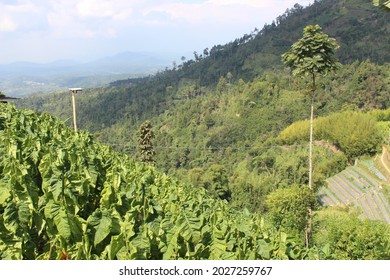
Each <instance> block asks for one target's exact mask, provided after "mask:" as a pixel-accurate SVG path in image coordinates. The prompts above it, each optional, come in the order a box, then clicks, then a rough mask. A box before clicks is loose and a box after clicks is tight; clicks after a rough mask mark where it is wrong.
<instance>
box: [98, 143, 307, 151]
mask: <svg viewBox="0 0 390 280" xmlns="http://www.w3.org/2000/svg"><path fill="white" fill-rule="evenodd" d="M101 143H102V144H104V145H109V146H112V147H117V146H119V147H124V148H133V149H137V146H135V145H131V144H123V143H122V144H119V143H104V142H101ZM308 146H309V143H307V144H294V145H269V146H241V147H237V146H226V147H191V146H154V149H156V150H157V149H160V150H190V151H191V150H200V151H206V150H226V149H229V148H230V149H232V150H250V149H272V148H287V147H308Z"/></svg>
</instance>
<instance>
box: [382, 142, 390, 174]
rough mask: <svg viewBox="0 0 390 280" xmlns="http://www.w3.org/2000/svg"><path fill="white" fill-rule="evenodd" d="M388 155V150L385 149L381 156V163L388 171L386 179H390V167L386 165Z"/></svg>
mask: <svg viewBox="0 0 390 280" xmlns="http://www.w3.org/2000/svg"><path fill="white" fill-rule="evenodd" d="M386 154H387V149H386V148H385V147H383V151H382V155H381V163H382V165H383V167H384V168H385V169H386V171H387V176H386V177H388V178H389V177H390V166H388V165H387V164H386V161H385V160H384V156H385V155H386Z"/></svg>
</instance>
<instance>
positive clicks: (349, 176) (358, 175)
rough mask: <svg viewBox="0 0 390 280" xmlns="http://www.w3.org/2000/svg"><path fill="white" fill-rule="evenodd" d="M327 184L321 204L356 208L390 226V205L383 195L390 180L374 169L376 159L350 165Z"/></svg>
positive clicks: (363, 214) (320, 197) (320, 192)
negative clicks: (385, 185) (384, 188)
mask: <svg viewBox="0 0 390 280" xmlns="http://www.w3.org/2000/svg"><path fill="white" fill-rule="evenodd" d="M326 182H327V186H325V187H323V188H322V189H321V190H320V191H319V194H318V200H319V202H320V204H321V205H323V206H336V205H340V206H346V205H355V206H356V207H358V208H360V209H361V212H362V217H366V218H368V219H372V220H382V221H384V222H386V223H388V224H390V204H389V201H388V200H387V199H386V197H385V196H384V195H383V192H382V189H383V188H382V186H383V185H384V184H388V180H387V178H386V176H384V175H383V174H382V173H381V172H380V171H379V170H378V169H377V168H376V167H375V166H374V161H373V160H365V161H361V162H359V164H358V165H355V166H350V167H348V168H347V169H345V170H343V171H342V172H340V173H339V174H337V175H335V176H333V177H331V178H328V179H327V180H326Z"/></svg>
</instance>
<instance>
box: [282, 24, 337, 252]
mask: <svg viewBox="0 0 390 280" xmlns="http://www.w3.org/2000/svg"><path fill="white" fill-rule="evenodd" d="M337 48H339V45H338V44H337V42H336V40H335V39H334V38H330V37H329V36H328V35H327V34H325V33H323V32H322V29H321V27H320V26H319V25H318V24H316V25H308V26H306V27H305V28H304V30H303V37H302V38H301V39H299V40H298V41H297V42H295V43H294V44H293V45H292V46H291V49H290V50H288V51H287V52H286V53H284V54H283V55H282V61H283V63H284V64H285V65H286V66H288V67H290V68H291V70H292V74H293V75H294V76H298V77H309V79H310V80H311V88H310V90H309V93H310V99H311V111H310V148H309V189H310V190H312V189H313V179H312V178H313V176H312V175H313V119H314V101H315V97H316V88H317V76H318V75H326V74H327V73H328V72H330V71H332V70H335V69H336V68H338V66H339V63H338V62H337V60H336V59H335V58H334V52H335V50H336V49H337ZM311 212H312V209H309V220H308V226H307V230H306V245H307V246H308V244H309V240H310V232H311Z"/></svg>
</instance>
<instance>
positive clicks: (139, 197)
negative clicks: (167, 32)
mask: <svg viewBox="0 0 390 280" xmlns="http://www.w3.org/2000/svg"><path fill="white" fill-rule="evenodd" d="M387 18H388V15H387V14H385V13H384V12H382V11H381V10H380V9H377V8H376V7H371V4H370V3H369V2H367V1H360V0H359V1H334V0H323V1H315V3H314V4H313V5H311V6H309V7H307V8H303V7H301V6H299V5H296V6H294V9H291V10H289V11H286V13H285V14H284V15H282V16H281V17H279V18H278V19H277V21H276V22H275V23H273V24H272V25H266V26H264V28H263V29H262V30H260V31H259V30H257V31H256V32H254V33H252V34H251V35H245V36H244V37H243V38H240V39H237V40H235V41H234V42H231V43H229V44H226V45H224V46H215V47H213V48H211V49H210V50H205V51H204V52H203V54H202V55H200V54H198V53H194V56H195V59H194V60H191V59H190V60H187V61H185V60H183V64H182V65H179V66H177V65H176V64H175V65H174V67H173V68H172V69H166V71H164V72H161V73H158V74H157V75H155V76H150V77H146V78H142V79H128V80H122V81H117V82H115V83H112V84H110V85H108V86H107V87H102V88H98V89H87V90H85V91H83V94H82V95H79V96H78V117H79V124H80V127H81V128H83V129H88V130H89V131H90V132H91V133H92V134H91V135H93V137H92V136H91V135H89V134H87V133H85V132H80V133H79V134H74V133H73V132H71V131H69V130H67V128H66V125H65V124H63V123H62V124H59V123H58V122H57V121H54V120H53V119H52V118H51V117H49V116H48V115H46V114H43V115H36V114H35V113H32V112H31V111H19V110H15V109H14V108H12V107H7V108H6V109H5V111H4V112H6V113H3V114H2V115H1V116H2V117H1V118H2V119H3V120H4V121H2V123H1V125H0V126H1V129H2V132H1V134H0V137H5V136H6V135H8V138H7V139H8V140H7V141H8V142H10V143H12V145H11V144H5V143H8V142H7V141H5V142H4V144H3V143H2V144H0V147H1V149H2V153H3V151H4V154H5V155H6V156H5V157H4V159H2V161H1V165H0V168H1V169H0V171H1V172H0V174H1V176H2V177H1V179H0V182H1V184H2V185H0V186H1V188H3V186H5V187H4V189H3V190H5V191H4V192H1V195H0V197H2V200H1V203H2V204H1V205H2V206H1V207H3V208H1V209H4V210H1V211H2V212H1V214H2V219H3V220H2V224H3V225H4V226H2V227H3V228H6V229H7V230H6V231H4V234H3V235H1V238H2V239H1V240H4V241H1V242H3V243H2V245H1V246H3V247H2V248H3V249H0V251H1V252H7V253H2V254H3V255H2V257H3V258H11V257H14V258H16V257H17V258H44V259H48V258H61V257H63V258H66V257H71V258H82V259H84V258H85V259H96V258H99V259H110V258H111V259H115V258H125V259H160V258H163V259H164V258H165V259H169V258H173V259H181V258H183V259H219V258H220V259H229V258H232V259H252V258H256V259H267V258H272V259H280V258H289V259H303V258H309V259H317V258H320V259H338V258H343V259H344V258H345V259H363V258H370V259H389V256H390V254H389V238H390V237H389V225H387V224H385V223H382V222H378V221H364V222H362V221H361V220H360V219H359V218H358V217H359V213H358V212H357V211H356V209H355V208H354V207H352V206H351V205H346V206H345V207H336V208H334V207H333V208H331V209H328V208H322V207H320V205H318V204H317V202H316V199H315V194H314V193H309V192H306V191H305V188H307V185H308V181H309V178H308V169H309V162H308V154H309V145H308V143H307V142H308V139H309V135H308V133H309V129H308V127H309V122H308V121H307V119H309V117H310V113H309V111H310V110H309V109H310V106H311V100H310V98H308V94H304V93H307V90H308V89H309V90H310V81H307V80H306V79H298V78H296V77H292V76H291V75H290V73H289V71H287V69H284V68H283V67H282V65H281V55H282V53H283V52H285V51H287V50H288V48H289V46H290V45H291V44H292V42H294V41H295V40H296V39H297V38H298V37H299V36H300V34H301V32H302V29H303V28H304V26H306V25H307V24H311V23H319V24H320V25H321V26H322V27H324V31H325V32H326V33H328V34H329V35H330V36H332V37H335V38H336V39H337V41H338V42H340V49H339V50H338V51H337V53H336V55H337V58H338V59H339V60H340V61H341V62H342V63H344V64H343V65H341V66H340V68H339V69H338V70H337V72H335V73H334V74H332V75H330V74H329V75H327V76H325V77H321V79H320V80H318V82H317V83H316V85H317V90H316V100H315V102H314V104H313V105H314V109H315V115H316V116H317V119H315V120H314V122H316V123H315V125H314V142H313V144H314V145H313V178H312V179H313V186H314V188H313V191H314V192H317V191H318V189H320V188H321V187H322V186H324V185H326V182H327V179H328V178H329V177H332V176H333V175H335V174H338V173H339V172H340V171H342V170H343V169H345V168H346V167H347V166H348V165H349V164H350V163H352V162H353V161H354V160H355V158H356V157H361V156H363V157H364V156H372V155H373V154H375V153H376V152H378V151H379V150H380V146H381V145H383V144H385V143H386V142H387V139H388V129H389V120H390V119H389V112H388V108H389V107H390V99H389V98H388V97H389V91H390V79H389V73H390V64H389V61H390V60H389V58H388V54H389V53H390V51H388V50H389V46H390V44H389V43H388V40H389V38H390V37H388V36H382V35H383V34H385V33H386V32H387V31H386V30H387V29H388V28H389V27H388V21H387ZM373 36H374V37H373ZM373 38H375V40H374V39H373ZM17 105H18V106H19V107H28V108H30V109H35V110H37V111H41V112H42V111H47V112H51V113H53V114H54V115H56V116H59V117H61V119H64V120H65V122H66V119H67V118H69V116H71V106H70V96H69V94H68V93H66V94H64V93H57V94H50V95H46V96H33V97H30V98H26V99H24V100H20V101H18V102H17ZM11 108H12V109H11ZM1 112H3V111H1ZM11 115H13V117H11ZM5 116H9V117H5ZM14 119H15V120H14ZM22 119H23V121H20V120H22ZM28 119H30V120H31V121H28V122H27V123H26V121H25V120H28ZM32 119H34V121H32ZM18 120H19V121H18ZM39 120H42V121H43V124H39V125H36V124H32V123H35V122H38V123H39ZM18 123H19V124H20V125H18ZM21 123H23V125H21ZM48 123H50V125H49V124H48ZM5 124H6V125H5ZM142 124H143V125H142ZM51 125H53V126H54V129H51V128H50V129H49V128H47V129H46V130H45V132H39V131H40V130H39V129H40V128H39V127H41V126H42V127H46V126H48V127H49V126H51ZM32 126H34V129H33V130H31V128H28V127H32ZM6 127H7V129H5V128H6ZM25 127H27V129H25ZM56 127H61V129H57V128H56ZM8 128H9V129H8ZM19 128H20V129H19ZM29 131H32V133H30V132H29ZM56 131H58V134H55V135H54V134H53V133H54V132H56ZM36 133H38V136H36V138H34V137H35V136H33V135H37V134H36ZM4 135H5V136H4ZM15 135H16V136H15ZM18 135H19V136H18ZM51 138H53V139H57V140H50V139H51ZM92 138H95V139H97V140H99V141H101V142H104V143H107V144H109V145H110V146H112V147H113V148H114V149H115V150H117V151H120V152H123V153H126V154H127V155H128V156H130V157H132V158H140V160H139V161H143V160H144V161H149V162H152V163H153V164H154V163H155V166H153V167H152V166H151V165H144V164H142V163H139V162H135V161H133V160H131V159H130V158H129V157H128V156H124V155H123V154H120V153H118V152H114V151H113V150H112V149H110V148H108V147H107V146H103V145H101V144H98V143H97V142H95V141H93V140H92ZM17 139H21V140H20V141H22V142H23V141H27V140H26V139H30V140H31V139H35V140H34V141H33V142H32V143H33V144H30V145H29V144H27V145H26V147H30V148H27V150H28V149H30V151H28V152H26V151H27V150H26V151H24V148H23V147H25V145H21V144H20V143H19V142H18V141H19V140H17ZM30 140H28V141H30ZM53 141H54V142H55V143H57V144H56V145H54V144H53V143H52V142H53ZM2 142H3V141H2ZM17 143H19V144H17ZM23 143H24V142H23ZM37 143H39V144H37ZM15 145H16V147H17V148H15ZM51 146H52V148H51V150H50V149H49V147H51ZM31 147H34V148H31ZM137 148H138V149H137ZM15 151H16V152H15ZM46 152H48V153H46ZM139 153H140V154H141V157H139ZM143 155H146V156H147V157H143ZM10 156H12V157H14V158H18V160H14V159H11V160H9V159H8V158H9V157H10ZM11 164H14V165H11ZM15 166H17V167H15ZM21 166H22V167H21ZM12 168H13V169H12ZM34 170H35V171H34ZM157 170H160V171H157ZM3 171H4V172H3ZM15 172H16V173H15ZM34 172H35V173H34ZM162 172H166V173H167V174H169V176H167V175H163V173H162ZM12 174H14V175H12ZM12 176H13V177H15V178H14V179H12V180H13V181H12V184H11V183H10V180H11V179H9V178H10V177H12ZM174 178H178V179H179V181H176V179H174ZM18 180H19V181H18ZM25 180H28V182H31V183H28V184H25V183H23V182H25ZM22 183H23V184H22ZM13 184H16V186H18V187H17V188H16V190H19V189H20V190H22V194H23V195H22V194H18V195H17V196H14V195H13V194H12V193H11V195H8V192H9V190H10V189H11V186H13ZM19 185H20V186H21V185H23V187H20V186H19ZM35 185H36V186H37V187H36V189H35V191H32V192H31V191H29V189H26V188H27V186H35ZM388 188H389V187H388V186H384V190H385V191H387V192H384V193H385V194H386V193H387V194H388V193H389V192H388ZM27 192H28V193H29V195H27V196H26V195H25V193H27ZM30 193H31V194H32V195H30ZM30 196H31V197H34V199H32V198H28V197H30ZM14 197H15V198H14ZM19 197H21V198H23V199H25V200H26V201H27V202H28V203H27V205H28V209H29V210H28V211H27V210H26V208H23V207H22V206H17V207H16V206H15V207H16V208H17V209H19V208H21V209H25V210H23V211H19V210H17V211H16V212H17V213H18V214H17V215H19V213H21V214H23V215H21V216H20V217H21V218H22V219H19V216H17V215H16V214H15V215H14V216H12V215H10V213H14V212H12V211H10V210H7V211H5V209H6V208H7V207H8V208H9V209H13V208H11V206H8V205H9V204H12V203H11V202H10V200H13V201H14V203H13V204H14V205H19V204H17V203H18V202H19V201H21V198H19ZM26 197H27V198H26ZM302 198H304V199H302ZM36 201H38V202H36ZM70 201H71V203H70ZM67 203H69V205H68V204H67ZM47 205H49V206H47ZM58 205H59V206H58ZM308 208H311V209H312V210H313V215H312V216H311V218H312V229H311V234H312V239H311V240H310V244H308V245H309V248H310V249H306V248H305V241H304V239H303V238H302V237H303V235H304V233H305V225H306V224H307V219H308V216H307V215H308V211H307V209H308ZM30 209H32V210H30ZM245 209H248V210H245ZM29 211H30V212H29ZM4 213H7V214H6V217H7V219H5V218H4V217H5V216H4ZM26 213H30V214H26ZM32 213H37V214H32ZM281 213H283V215H281ZM11 216H12V217H15V219H14V220H12V219H11V218H10V217H11ZM38 216H39V217H41V218H37V217H38ZM334 216H339V218H337V219H336V218H334V219H333V218H332V217H334ZM31 217H33V218H31ZM60 217H65V218H66V219H65V221H67V222H63V220H62V218H61V219H60ZM350 217H354V218H353V219H350V220H348V219H349V218H350ZM355 217H356V219H355ZM20 220H21V221H26V223H27V226H26V223H24V222H23V223H24V224H23V223H21V222H20ZM15 221H17V222H15ZM27 221H28V222H27ZM35 221H37V223H35V224H34V226H32V225H33V222H35ZM10 224H11V225H12V226H11V225H10ZM19 224H23V226H19ZM344 225H348V226H347V227H345V228H344ZM20 228H22V229H23V230H21V229H20ZM59 228H60V230H59ZM341 228H343V229H345V231H346V232H348V234H346V235H345V238H343V239H342V242H341V243H340V242H339V241H338V239H337V237H338V236H339V235H340V233H339V231H338V229H341ZM62 229H65V231H64V232H65V233H62V234H59V232H60V231H62ZM66 232H67V233H66ZM356 232H358V233H359V234H356ZM26 236H31V237H32V238H27V237H26ZM349 237H350V238H349ZM27 240H29V241H27ZM373 240H375V241H373ZM8 241H9V242H11V243H12V242H14V243H13V244H16V245H15V246H13V245H11V243H7V242H8ZM26 244H27V245H28V246H27V245H26ZM15 248H16V249H17V250H16V249H15ZM18 248H19V249H18ZM22 248H23V249H22ZM28 248H29V249H28ZM32 248H34V249H32ZM36 248H40V249H36ZM14 249H15V250H16V251H12V250H14ZM9 252H17V253H15V255H12V254H13V253H12V254H10V255H8V254H9ZM362 252H365V253H362Z"/></svg>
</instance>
